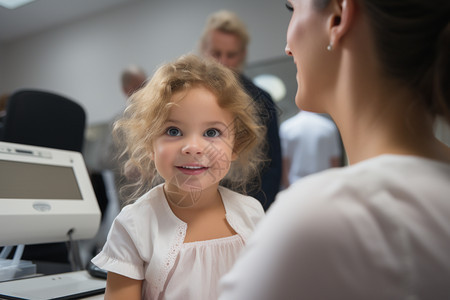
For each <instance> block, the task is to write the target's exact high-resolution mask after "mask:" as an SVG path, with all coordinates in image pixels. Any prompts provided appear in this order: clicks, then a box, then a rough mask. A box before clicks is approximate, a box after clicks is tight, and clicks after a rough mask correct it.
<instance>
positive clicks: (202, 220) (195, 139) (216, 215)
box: [92, 55, 265, 300]
mask: <svg viewBox="0 0 450 300" xmlns="http://www.w3.org/2000/svg"><path fill="white" fill-rule="evenodd" d="M252 103H253V102H252V99H251V98H250V97H249V96H248V95H247V94H246V93H245V92H244V91H243V89H242V87H241V86H240V85H239V83H238V81H237V79H236V77H235V76H234V74H233V73H232V71H230V70H229V69H227V68H226V67H223V66H222V65H220V64H219V63H217V62H214V61H212V60H210V61H207V60H202V59H200V58H198V57H197V56H195V55H186V56H182V57H180V58H179V59H177V60H175V61H174V62H171V63H168V64H165V65H164V66H162V67H160V68H159V69H158V70H157V71H156V73H155V74H154V76H153V77H152V79H151V80H150V82H149V83H148V84H146V85H145V86H144V87H143V88H142V89H140V90H139V91H137V92H135V93H134V94H133V95H132V96H131V98H130V101H129V105H128V107H127V109H126V110H125V113H124V117H123V118H122V119H120V120H118V121H117V122H116V123H115V133H116V134H118V136H119V137H121V139H122V140H123V141H124V142H125V144H126V151H127V157H129V160H128V161H127V163H126V165H125V168H133V169H136V170H137V174H138V176H139V180H138V181H137V182H136V185H137V186H139V189H138V190H137V192H136V195H137V194H139V193H140V192H142V191H144V192H145V193H144V194H143V195H142V196H140V198H139V199H137V201H135V202H134V203H132V204H129V205H127V206H125V207H124V209H123V210H122V211H121V212H120V214H119V215H118V216H117V218H116V219H115V221H114V223H113V225H112V227H111V230H110V232H109V235H108V239H107V242H106V244H105V246H104V247H103V250H102V251H101V252H100V253H99V254H98V255H97V256H96V257H94V258H93V259H92V262H93V263H94V264H95V265H97V266H99V267H100V268H103V269H105V270H107V271H108V278H107V284H106V293H105V299H196V300H197V299H216V298H217V296H218V294H217V286H218V281H219V278H220V277H221V276H222V275H223V274H224V273H226V272H227V271H228V270H229V269H230V268H231V266H232V265H233V263H234V261H235V260H236V259H237V257H238V255H239V253H240V251H241V249H242V248H243V247H244V245H245V243H246V241H247V239H248V238H249V236H250V234H251V233H252V231H253V229H254V227H255V226H256V224H257V223H258V221H259V220H260V219H261V218H262V217H263V216H264V210H263V207H262V205H261V204H260V202H259V201H258V200H256V199H255V198H252V197H250V196H245V195H242V194H239V193H237V192H234V191H232V190H229V189H227V188H224V187H222V186H219V184H220V183H221V182H223V180H227V182H228V185H229V186H232V187H233V190H240V191H242V192H245V187H246V186H247V181H248V180H252V178H253V177H254V176H258V174H259V173H258V170H259V164H260V163H262V162H263V154H262V150H261V149H262V147H261V145H260V143H261V141H262V136H263V135H264V131H265V128H264V126H262V125H260V124H259V119H258V115H257V111H256V108H255V107H254V106H253V104H252ZM157 178H162V179H163V183H161V184H159V185H157V186H155V187H154V188H151V189H150V187H151V186H152V181H153V183H154V182H155V181H156V179H157ZM149 189H150V191H148V190H149Z"/></svg>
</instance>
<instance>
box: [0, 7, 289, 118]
mask: <svg viewBox="0 0 450 300" xmlns="http://www.w3.org/2000/svg"><path fill="white" fill-rule="evenodd" d="M219 9H229V10H233V11H235V12H236V13H237V14H238V15H239V16H240V17H241V18H242V19H243V20H244V21H245V23H246V24H247V26H248V29H249V31H250V34H251V37H252V40H251V42H250V47H249V53H248V63H249V64H251V63H252V62H257V61H261V60H265V59H270V58H274V57H280V56H283V55H284V47H285V41H286V28H287V24H288V22H289V13H288V11H287V10H286V9H285V7H284V2H283V1H274V0H184V1H173V0H143V1H139V2H135V3H132V4H130V5H127V6H121V7H118V8H116V9H113V10H109V11H107V12H104V13H101V14H98V15H95V16H92V17H89V18H86V19H84V20H80V21H77V22H75V23H71V24H66V25H64V26H59V27H58V28H54V29H51V30H47V31H45V32H41V33H39V34H36V35H33V36H28V37H26V38H22V39H20V40H16V41H13V42H9V43H5V44H2V45H0V70H1V71H0V92H2V93H3V92H7V91H8V92H11V91H14V90H16V89H19V88H39V89H45V90H51V91H55V92H57V93H60V94H63V95H65V96H67V97H69V98H72V99H73V100H76V101H78V102H79V103H80V104H81V105H82V106H83V107H84V108H85V109H86V111H87V113H88V123H89V124H96V123H100V122H106V121H108V120H109V119H110V118H112V117H113V116H114V115H115V114H116V113H118V112H120V111H121V110H122V109H123V105H124V96H123V94H122V92H121V90H120V85H119V74H120V72H121V70H122V68H123V67H125V66H126V65H128V64H130V63H136V64H139V65H141V66H142V67H143V68H144V69H145V70H146V71H147V72H148V74H149V75H151V74H152V73H153V71H154V70H155V68H156V67H157V66H159V65H160V64H161V63H162V62H164V61H168V60H172V59H174V58H176V57H178V56H179V55H181V54H184V53H187V52H192V51H195V50H196V47H197V42H198V39H199V37H200V34H201V31H202V29H203V26H204V24H205V20H206V18H207V16H208V14H210V13H212V12H214V11H216V10H219Z"/></svg>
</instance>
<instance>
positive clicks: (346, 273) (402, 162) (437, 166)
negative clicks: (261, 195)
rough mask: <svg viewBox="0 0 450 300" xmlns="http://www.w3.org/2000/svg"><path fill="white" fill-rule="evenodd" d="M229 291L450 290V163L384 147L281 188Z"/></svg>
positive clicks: (428, 298) (272, 295)
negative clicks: (387, 150)
mask: <svg viewBox="0 0 450 300" xmlns="http://www.w3.org/2000/svg"><path fill="white" fill-rule="evenodd" d="M242 254H243V255H242V256H241V257H240V259H239V260H238V261H237V262H236V264H235V265H234V267H233V269H232V270H231V272H230V273H229V274H227V275H225V277H224V278H223V280H222V282H221V284H222V287H223V293H222V294H221V297H220V299H232V300H239V299H245V300H247V299H259V300H265V299H306V300H312V299H314V300H325V299H326V300H331V299H342V300H362V299H364V300H372V299H373V300H387V299H389V300H390V299H395V300H397V299H407V300H410V299H411V300H412V299H421V300H439V299H450V165H449V164H445V163H441V162H437V161H433V160H429V159H424V158H418V157H413V156H400V155H382V156H379V157H376V158H373V159H370V160H367V161H364V162H361V163H358V164H355V165H353V166H350V167H346V168H340V169H331V170H328V171H324V172H322V173H319V174H316V175H311V176H310V177H307V178H305V179H303V180H300V181H298V182H297V183H296V184H294V185H292V186H291V187H290V188H289V189H287V190H286V191H284V192H281V193H280V194H279V196H278V197H277V200H276V202H275V203H274V205H273V206H272V207H271V209H269V212H268V214H267V215H266V217H265V219H264V220H262V221H261V223H260V224H259V225H258V227H257V229H256V230H255V233H254V235H253V236H252V238H251V239H250V241H249V242H248V243H247V247H246V249H245V251H244V252H243V253H242Z"/></svg>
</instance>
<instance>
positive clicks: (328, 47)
mask: <svg viewBox="0 0 450 300" xmlns="http://www.w3.org/2000/svg"><path fill="white" fill-rule="evenodd" d="M327 50H328V51H333V43H329V44H328V46H327Z"/></svg>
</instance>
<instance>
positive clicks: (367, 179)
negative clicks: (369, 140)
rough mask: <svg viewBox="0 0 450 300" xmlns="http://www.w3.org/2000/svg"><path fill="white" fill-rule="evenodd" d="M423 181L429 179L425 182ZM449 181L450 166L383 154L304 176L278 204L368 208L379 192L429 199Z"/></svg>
mask: <svg viewBox="0 0 450 300" xmlns="http://www.w3.org/2000/svg"><path fill="white" fill-rule="evenodd" d="M423 178H427V179H429V180H427V181H426V182H424V180H423ZM448 180H450V165H449V164H445V163H440V162H437V161H433V160H429V159H424V158H419V157H413V156H406V155H381V156H378V157H375V158H371V159H368V160H366V161H362V162H360V163H357V164H355V165H352V166H347V167H342V168H334V169H329V170H326V171H323V172H320V173H316V174H313V175H310V176H307V177H304V178H302V179H301V180H299V181H297V182H296V183H294V184H293V185H291V186H290V187H289V188H288V189H287V190H284V191H282V192H280V193H279V195H278V196H277V201H278V199H282V201H283V202H286V201H287V202H289V201H293V204H294V205H307V206H322V205H324V204H326V205H341V204H343V203H345V204H349V203H353V205H359V206H365V205H370V202H371V200H372V199H374V198H376V197H378V196H379V195H380V193H384V194H389V195H390V196H391V197H390V199H395V198H398V197H400V196H401V195H411V197H413V198H418V197H423V198H426V195H427V193H429V190H433V189H434V190H436V189H438V188H444V189H449V188H450V187H448V186H449V185H448ZM445 182H447V184H445ZM430 185H431V186H430ZM385 197H387V196H385Z"/></svg>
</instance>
